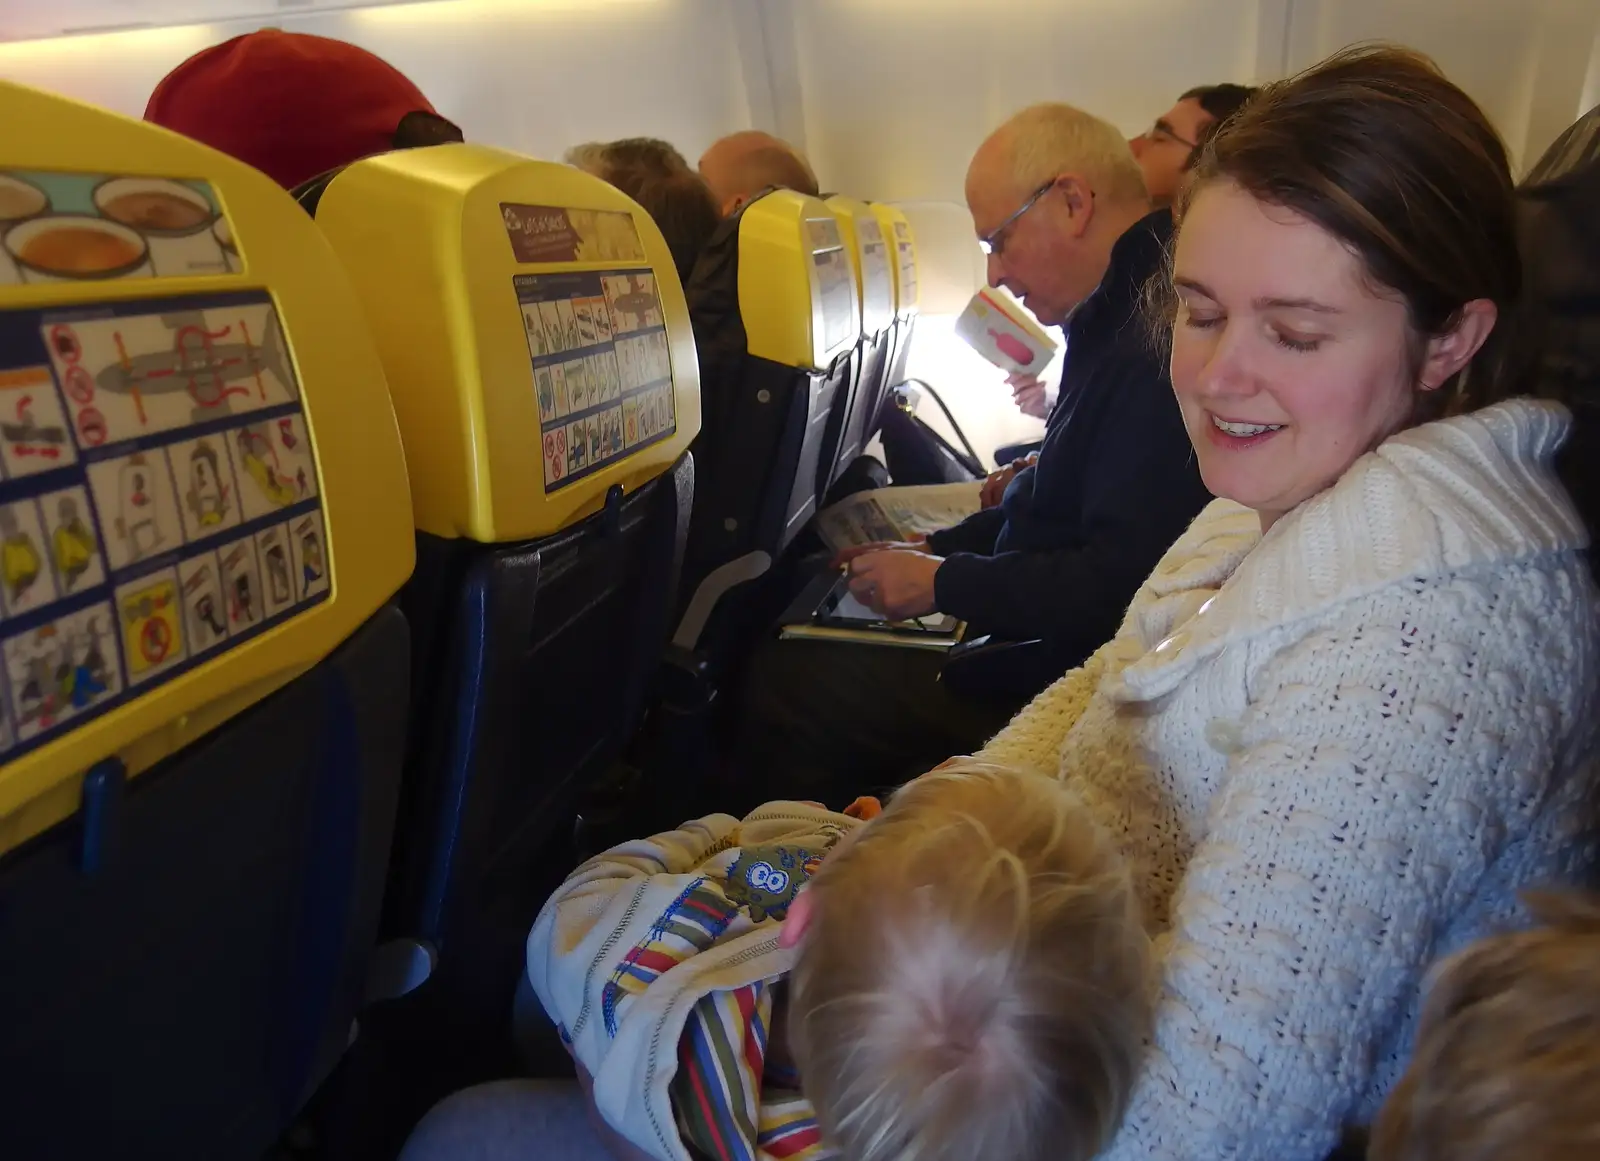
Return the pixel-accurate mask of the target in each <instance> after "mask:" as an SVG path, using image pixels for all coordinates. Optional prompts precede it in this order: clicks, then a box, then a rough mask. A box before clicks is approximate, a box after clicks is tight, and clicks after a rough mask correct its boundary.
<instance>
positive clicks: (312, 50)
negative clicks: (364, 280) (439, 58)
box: [144, 28, 461, 189]
mask: <svg viewBox="0 0 1600 1161" xmlns="http://www.w3.org/2000/svg"><path fill="white" fill-rule="evenodd" d="M419 115H420V116H419ZM144 119H145V120H146V121H149V122H151V123H153V124H156V125H160V126H162V127H163V128H166V129H171V130H172V131H173V132H175V133H182V134H183V135H184V136H185V137H192V138H194V139H195V140H196V141H199V142H201V143H203V144H205V145H209V146H211V147H212V148H213V149H217V150H220V151H221V152H223V153H226V154H228V155H229V156H231V157H236V158H238V159H239V160H240V161H243V162H244V163H245V164H247V165H251V166H254V167H255V168H256V169H259V170H261V172H263V173H265V174H266V175H267V176H268V177H271V178H272V179H273V180H274V181H276V182H277V183H278V184H279V185H281V186H283V187H284V188H285V189H293V188H294V187H295V186H297V185H299V184H300V183H301V182H303V181H306V180H307V179H309V178H313V177H316V176H317V175H318V174H320V173H325V172H326V171H328V170H330V169H334V168H336V167H338V166H341V165H348V164H349V163H350V162H352V161H358V160H360V159H361V158H363V157H368V156H370V155H372V154H374V153H384V152H387V151H388V150H391V149H395V148H401V147H404V146H405V145H407V144H433V143H435V141H439V140H457V141H459V140H460V139H461V137H460V130H459V129H456V128H455V126H453V125H451V124H450V123H449V122H448V121H446V120H445V119H444V118H442V117H440V116H439V115H438V113H437V112H436V111H435V110H434V108H433V106H432V105H431V104H429V103H428V99H427V98H426V97H424V96H423V95H422V93H421V91H420V90H419V89H418V88H417V87H416V86H415V85H413V84H412V83H411V82H410V81H409V80H407V79H406V77H405V75H404V74H402V73H401V72H400V71H399V70H398V69H396V68H395V67H394V66H393V65H391V64H389V63H388V62H387V61H384V60H382V59H381V58H379V57H376V56H374V55H373V54H372V53H370V52H368V51H367V50H366V49H363V48H357V47H356V46H355V45H353V44H347V43H345V42H344V41H342V40H330V39H329V38H327V37H324V36H309V35H307V34H305V33H300V32H283V31H281V30H279V29H276V28H266V29H262V30H261V31H259V32H251V33H247V34H246V35H244V36H236V37H234V38H233V39H232V40H229V41H224V42H223V43H222V44H218V45H214V46H212V47H211V48H208V49H204V50H202V51H201V52H198V53H196V54H195V55H194V56H192V57H190V58H189V59H188V60H186V61H184V62H183V63H182V64H181V65H179V66H178V67H177V68H175V69H173V70H172V72H171V73H169V74H167V76H166V77H165V78H164V79H163V80H162V81H161V83H160V84H159V85H157V86H156V90H155V92H154V93H152V94H150V102H149V104H148V105H146V106H145V111H144ZM420 119H426V120H427V121H429V122H433V123H436V127H435V129H434V132H433V135H432V139H431V140H417V141H411V142H408V141H405V140H404V139H403V138H404V136H405V135H404V134H402V133H401V132H400V130H401V127H402V123H403V122H404V123H408V124H411V125H414V124H415V123H416V122H417V121H418V120H420ZM437 126H444V127H447V131H446V132H445V133H443V134H442V135H441V134H440V132H439V131H438V128H437ZM425 136H426V135H425Z"/></svg>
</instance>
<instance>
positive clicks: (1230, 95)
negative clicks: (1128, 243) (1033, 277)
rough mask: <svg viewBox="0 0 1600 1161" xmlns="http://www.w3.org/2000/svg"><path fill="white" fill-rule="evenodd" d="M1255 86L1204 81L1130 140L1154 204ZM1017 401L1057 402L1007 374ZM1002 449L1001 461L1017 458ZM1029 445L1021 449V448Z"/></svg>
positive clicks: (1168, 194) (1026, 407)
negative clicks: (1206, 83) (1215, 83)
mask: <svg viewBox="0 0 1600 1161" xmlns="http://www.w3.org/2000/svg"><path fill="white" fill-rule="evenodd" d="M1254 95H1255V90H1254V89H1252V88H1248V87H1246V86H1244V85H1234V84H1221V85H1201V86H1200V87H1199V88H1194V89H1190V90H1189V91H1188V92H1186V93H1184V94H1183V95H1182V96H1181V97H1179V98H1178V100H1177V102H1176V103H1175V104H1174V105H1173V106H1172V108H1170V109H1168V110H1167V111H1166V112H1165V113H1163V114H1162V115H1161V116H1159V117H1157V118H1156V120H1155V124H1153V125H1151V126H1150V128H1149V129H1147V130H1145V132H1143V133H1141V134H1139V136H1137V137H1135V138H1133V139H1132V140H1131V141H1129V142H1128V145H1129V147H1130V148H1131V149H1132V150H1133V157H1134V160H1135V161H1137V162H1138V163H1139V171H1140V173H1141V174H1143V175H1144V187H1145V189H1146V190H1147V191H1148V192H1149V194H1150V202H1151V204H1152V205H1154V206H1157V207H1160V206H1168V205H1171V204H1172V199H1173V198H1174V197H1176V196H1177V193H1178V187H1179V186H1180V185H1182V184H1183V179H1184V176H1185V175H1186V174H1187V173H1188V172H1189V170H1190V169H1192V168H1193V167H1194V163H1195V162H1196V161H1197V160H1198V159H1199V157H1200V153H1201V151H1202V150H1203V149H1205V147H1206V142H1208V141H1210V140H1211V138H1213V137H1214V136H1216V133H1217V130H1218V129H1220V128H1222V123H1223V122H1224V121H1226V120H1227V119H1228V118H1229V117H1231V116H1233V114H1235V113H1237V112H1238V111H1239V110H1240V109H1241V108H1243V106H1244V104H1245V102H1246V101H1248V100H1249V99H1250V98H1251V97H1252V96H1254ZM1007 382H1008V384H1009V385H1010V387H1011V391H1012V396H1013V397H1014V398H1015V400H1016V404H1017V406H1018V407H1019V408H1020V409H1021V410H1022V411H1023V413H1024V414H1027V415H1032V416H1034V417H1035V418H1037V419H1045V418H1047V417H1048V416H1049V414H1050V410H1051V408H1052V407H1053V406H1054V404H1055V399H1054V398H1053V397H1052V395H1051V393H1050V391H1049V389H1048V388H1047V387H1046V386H1045V384H1044V383H1043V382H1042V381H1041V380H1040V379H1039V378H1038V377H1037V376H1034V375H1013V376H1011V377H1010V379H1008V380H1007ZM1010 450H1011V449H1002V453H1001V455H1000V458H1001V461H1002V462H1005V460H1006V459H1008V458H1014V457H1011V456H1008V455H1007V454H1006V452H1007V451H1010ZM1023 450H1029V449H1016V454H1019V455H1020V454H1021V452H1022V451H1023Z"/></svg>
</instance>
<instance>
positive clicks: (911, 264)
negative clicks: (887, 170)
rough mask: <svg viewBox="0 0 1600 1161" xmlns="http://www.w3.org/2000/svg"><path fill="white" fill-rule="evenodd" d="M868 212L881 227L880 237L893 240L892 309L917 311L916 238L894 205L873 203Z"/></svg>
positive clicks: (905, 311)
mask: <svg viewBox="0 0 1600 1161" xmlns="http://www.w3.org/2000/svg"><path fill="white" fill-rule="evenodd" d="M872 212H873V213H874V214H876V215H877V218H878V222H879V224H880V225H881V226H882V227H883V236H884V238H885V239H886V240H888V239H892V240H893V243H894V258H895V260H894V262H893V263H892V265H893V266H894V290H895V308H896V312H897V313H898V314H899V315H900V317H902V318H904V317H905V316H906V315H912V314H916V313H917V239H916V236H915V235H914V234H912V232H911V223H910V222H909V221H908V220H907V219H906V216H905V214H903V213H901V212H900V211H899V210H897V209H896V208H895V207H894V206H886V205H882V204H879V203H874V204H873V206H872Z"/></svg>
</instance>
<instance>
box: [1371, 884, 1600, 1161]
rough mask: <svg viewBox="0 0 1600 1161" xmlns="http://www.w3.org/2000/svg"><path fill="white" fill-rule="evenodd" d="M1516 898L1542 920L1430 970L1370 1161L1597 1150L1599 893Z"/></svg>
mask: <svg viewBox="0 0 1600 1161" xmlns="http://www.w3.org/2000/svg"><path fill="white" fill-rule="evenodd" d="M1527 901H1528V904H1529V906H1530V909H1531V910H1532V911H1533V914H1534V916H1535V918H1537V919H1538V920H1539V921H1540V924H1541V926H1539V927H1536V928H1534V929H1533V930H1529V931H1519V932H1514V933H1511V934H1506V935H1496V936H1491V937H1489V938H1487V939H1484V940H1480V941H1479V942H1477V943H1474V944H1472V945H1470V946H1468V947H1467V948H1465V949H1464V950H1462V951H1460V952H1458V953H1457V954H1455V955H1454V956H1451V957H1450V958H1449V959H1447V960H1445V961H1444V962H1443V963H1441V964H1440V965H1439V966H1438V968H1437V969H1435V972H1434V977H1433V980H1432V982H1431V984H1430V986H1429V988H1428V996H1427V999H1426V1001H1424V1003H1423V1009H1422V1019H1421V1022H1420V1026H1419V1028H1418V1031H1417V1046H1416V1051H1415V1052H1414V1053H1413V1054H1412V1058H1411V1063H1410V1065H1409V1066H1408V1068H1407V1070H1406V1074H1405V1076H1404V1077H1402V1078H1401V1080H1400V1083H1399V1084H1398V1085H1396V1086H1395V1089H1394V1092H1393V1093H1391V1094H1390V1096H1389V1099H1388V1101H1387V1102H1386V1103H1385V1104H1384V1106H1383V1110H1382V1111H1381V1112H1380V1113H1379V1114H1378V1119H1377V1123H1376V1124H1375V1125H1374V1127H1373V1134H1372V1141H1371V1144H1370V1146H1369V1148H1368V1156H1369V1158H1370V1159H1371V1161H1510V1159H1511V1158H1518V1159H1519V1161H1520V1159H1523V1158H1526V1159H1527V1161H1592V1159H1593V1158H1596V1157H1600V899H1597V898H1596V897H1595V896H1593V895H1587V896H1585V895H1577V894H1574V895H1553V894H1539V895H1533V894H1530V895H1529V896H1528V897H1527Z"/></svg>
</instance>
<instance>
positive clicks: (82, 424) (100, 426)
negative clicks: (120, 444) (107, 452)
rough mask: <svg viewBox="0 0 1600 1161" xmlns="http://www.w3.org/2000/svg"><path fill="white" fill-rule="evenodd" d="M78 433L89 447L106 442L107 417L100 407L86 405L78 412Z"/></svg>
mask: <svg viewBox="0 0 1600 1161" xmlns="http://www.w3.org/2000/svg"><path fill="white" fill-rule="evenodd" d="M78 434H79V435H80V436H82V437H83V442H84V443H85V444H87V445H88V446H89V447H99V446H100V445H101V444H103V443H105V442H106V434H107V433H106V417H105V416H103V415H101V414H100V410H99V408H96V407H85V408H84V409H83V410H82V411H80V412H78Z"/></svg>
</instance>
